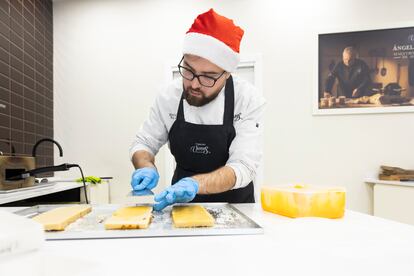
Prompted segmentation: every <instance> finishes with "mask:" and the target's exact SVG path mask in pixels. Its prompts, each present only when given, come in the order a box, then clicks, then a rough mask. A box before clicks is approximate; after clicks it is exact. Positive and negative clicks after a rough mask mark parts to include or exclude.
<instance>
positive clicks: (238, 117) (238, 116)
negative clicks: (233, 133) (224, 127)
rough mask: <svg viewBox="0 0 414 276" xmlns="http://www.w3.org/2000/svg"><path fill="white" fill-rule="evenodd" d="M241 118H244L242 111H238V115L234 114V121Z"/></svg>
mask: <svg viewBox="0 0 414 276" xmlns="http://www.w3.org/2000/svg"><path fill="white" fill-rule="evenodd" d="M241 119H242V117H241V112H240V113H237V114H236V115H234V121H235V122H237V121H240V120H241Z"/></svg>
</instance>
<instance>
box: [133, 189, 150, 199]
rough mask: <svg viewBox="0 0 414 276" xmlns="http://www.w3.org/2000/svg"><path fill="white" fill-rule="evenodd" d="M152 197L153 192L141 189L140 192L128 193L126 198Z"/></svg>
mask: <svg viewBox="0 0 414 276" xmlns="http://www.w3.org/2000/svg"><path fill="white" fill-rule="evenodd" d="M151 195H154V192H153V191H151V190H150V189H143V190H140V191H130V192H129V193H128V194H127V196H132V197H134V196H151Z"/></svg>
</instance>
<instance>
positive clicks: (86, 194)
mask: <svg viewBox="0 0 414 276" xmlns="http://www.w3.org/2000/svg"><path fill="white" fill-rule="evenodd" d="M71 165H72V166H73V167H77V168H79V170H80V173H81V175H82V182H83V191H84V192H85V200H86V204H89V200H88V193H87V192H86V183H85V177H84V176H83V171H82V168H81V167H80V166H79V165H78V164H71Z"/></svg>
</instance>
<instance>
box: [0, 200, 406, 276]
mask: <svg viewBox="0 0 414 276" xmlns="http://www.w3.org/2000/svg"><path fill="white" fill-rule="evenodd" d="M235 206H236V207H237V208H239V209H240V210H242V211H243V212H244V213H245V214H246V215H248V216H249V217H251V218H252V219H254V220H255V221H256V222H257V223H259V224H260V225H261V226H262V227H263V228H264V234H262V235H246V236H214V237H213V236H205V237H171V238H166V237H164V238H130V239H105V240H75V241H74V240H72V241H70V240H67V241H48V242H45V244H44V247H43V248H42V250H40V251H38V252H37V256H38V260H39V262H41V265H42V266H43V271H42V274H41V275H56V273H58V274H59V275H118V274H120V272H121V271H122V273H125V274H130V273H134V274H136V275H214V274H216V275H258V274H259V273H263V275H318V276H319V275H414V265H413V262H412V259H413V256H414V227H413V226H410V225H406V224H401V223H397V222H393V221H390V220H386V219H381V218H377V217H373V216H369V215H365V214H361V213H357V212H353V211H346V214H345V217H344V218H343V219H337V220H330V219H322V218H301V219H290V218H286V217H282V216H278V215H275V214H272V213H267V212H264V211H262V209H261V207H260V205H259V204H236V205H235ZM2 209H5V208H2ZM8 210H15V209H12V208H9V209H8Z"/></svg>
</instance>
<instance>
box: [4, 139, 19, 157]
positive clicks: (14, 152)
mask: <svg viewBox="0 0 414 276" xmlns="http://www.w3.org/2000/svg"><path fill="white" fill-rule="evenodd" d="M6 140H8V142H6V141H1V142H3V143H5V144H7V145H8V146H11V156H15V155H16V149H15V147H14V145H13V143H12V142H11V141H10V139H6ZM0 155H3V151H0Z"/></svg>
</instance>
